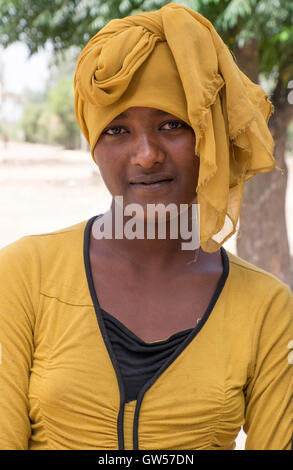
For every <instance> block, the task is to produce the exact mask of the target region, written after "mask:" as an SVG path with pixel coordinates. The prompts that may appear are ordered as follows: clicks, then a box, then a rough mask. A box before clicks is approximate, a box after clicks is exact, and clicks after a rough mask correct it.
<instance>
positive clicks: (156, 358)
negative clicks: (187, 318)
mask: <svg viewBox="0 0 293 470" xmlns="http://www.w3.org/2000/svg"><path fill="white" fill-rule="evenodd" d="M101 312H102V315H103V319H104V323H105V326H106V330H107V333H108V336H109V339H110V341H111V344H112V348H113V350H114V353H115V356H116V359H117V362H118V366H119V369H120V373H121V376H122V380H123V384H124V389H125V401H126V402H129V401H132V400H136V399H137V395H138V392H139V391H140V389H141V388H142V387H143V385H144V384H145V383H146V382H147V381H148V380H149V379H151V377H153V375H154V374H155V373H156V372H157V371H158V370H159V369H160V367H161V366H162V365H163V363H164V362H165V361H166V360H167V359H168V358H169V357H170V356H171V355H172V354H173V352H174V351H175V349H176V348H177V347H178V345H179V344H181V343H182V342H183V341H184V340H185V338H186V337H187V336H188V335H189V333H190V332H191V331H192V330H193V328H189V329H187V330H183V331H179V332H178V333H175V334H174V335H172V336H170V338H168V339H166V340H163V341H156V342H154V343H145V342H144V341H143V340H142V339H140V338H139V337H138V336H136V335H135V334H134V333H133V332H132V331H130V330H129V329H128V328H127V327H126V326H125V325H123V323H121V322H120V321H119V320H117V318H115V317H113V315H110V314H109V313H107V312H106V311H105V310H103V309H101Z"/></svg>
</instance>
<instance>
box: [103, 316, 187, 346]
mask: <svg viewBox="0 0 293 470" xmlns="http://www.w3.org/2000/svg"><path fill="white" fill-rule="evenodd" d="M100 309H101V312H102V314H103V315H104V316H106V318H107V319H108V320H110V321H112V323H115V325H117V326H118V328H120V329H121V330H123V332H124V333H125V334H126V335H128V336H129V337H130V338H132V339H134V340H135V341H136V342H137V343H140V344H142V345H144V346H150V347H152V346H157V345H161V344H162V345H163V344H166V343H169V342H170V341H172V340H174V339H176V338H180V337H181V336H184V335H186V334H187V333H188V332H189V333H190V332H191V331H192V330H193V328H187V329H186V330H180V331H176V333H173V334H172V335H170V336H169V337H168V338H166V339H161V340H158V341H151V342H146V341H144V340H143V339H141V338H140V337H139V336H137V335H136V334H135V333H134V332H133V331H131V330H130V329H129V328H127V326H126V325H124V323H122V322H121V321H120V320H118V318H116V317H114V315H112V314H111V313H109V312H106V310H104V309H103V308H101V307H100Z"/></svg>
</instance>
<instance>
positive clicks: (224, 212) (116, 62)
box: [74, 3, 275, 252]
mask: <svg viewBox="0 0 293 470" xmlns="http://www.w3.org/2000/svg"><path fill="white" fill-rule="evenodd" d="M74 88H75V113H76V117H77V121H78V123H79V126H80V128H81V130H82V132H83V134H84V135H85V137H86V139H87V141H88V142H89V145H90V148H91V154H92V156H93V151H94V147H95V145H96V143H97V141H98V139H99V136H100V134H101V132H102V131H103V129H104V128H105V127H106V126H107V125H108V124H109V122H111V121H112V120H113V119H114V118H115V117H116V116H117V115H118V114H120V113H121V112H122V111H124V110H126V109H127V108H129V107H131V106H147V107H154V108H158V109H162V110H163V111H167V112H169V113H171V114H174V115H176V116H178V117H179V118H181V119H183V120H184V121H186V122H187V123H188V124H189V125H190V126H191V127H192V128H193V130H194V132H195V136H196V147H195V152H196V153H197V154H199V158H200V169H199V178H198V185H197V201H198V203H199V204H200V244H201V247H202V249H203V250H204V251H207V252H213V251H216V250H218V249H219V247H220V246H221V245H222V244H223V243H224V242H225V241H226V240H227V239H228V238H229V237H230V236H231V235H233V233H235V230H236V224H237V221H238V218H239V212H240V206H241V199H242V193H243V189H244V184H245V181H247V180H248V179H249V178H251V177H252V176H254V175H256V174H257V173H262V172H265V171H270V170H272V169H273V168H274V167H275V160H274V158H273V146H274V144H273V139H272V136H271V134H270V132H269V129H268V126H267V122H268V119H269V117H270V115H271V113H272V111H273V106H272V104H271V103H270V101H269V99H268V95H267V94H266V93H265V92H264V90H263V89H262V88H261V87H260V86H259V85H257V84H255V83H253V82H251V81H250V80H249V78H248V77H247V76H246V75H244V74H243V73H242V72H241V71H240V69H239V68H238V67H237V65H236V63H235V61H234V59H233V56H232V54H231V52H230V51H229V49H228V48H227V46H226V45H225V44H224V42H223V41H222V39H221V38H220V36H219V35H218V34H217V32H216V30H215V29H214V27H213V26H212V24H211V23H210V22H209V21H208V20H207V19H206V18H204V17H203V16H202V15H200V14H199V13H197V12H195V11H193V10H191V9H189V8H187V7H183V6H180V5H177V4H173V3H169V4H167V5H165V6H164V7H162V8H161V9H159V10H157V11H154V12H150V13H143V14H140V15H134V16H128V17H126V18H123V19H115V20H112V21H110V22H109V23H108V24H107V25H106V26H105V27H104V28H102V29H101V30H100V31H99V32H98V33H97V34H96V35H95V36H94V37H93V38H92V39H91V40H90V41H89V42H88V44H87V45H86V47H85V48H84V49H83V51H82V52H81V54H80V56H79V59H78V62H77V67H76V73H75V78H74Z"/></svg>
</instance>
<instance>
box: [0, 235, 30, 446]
mask: <svg viewBox="0 0 293 470" xmlns="http://www.w3.org/2000/svg"><path fill="white" fill-rule="evenodd" d="M30 245H31V244H30V240H29V238H28V237H23V238H21V239H19V240H17V241H16V242H13V243H11V244H10V245H8V246H6V247H4V248H2V249H1V250H0V343H1V344H0V347H1V361H0V416H1V424H0V449H3V450H25V449H28V441H29V438H30V435H31V424H30V419H29V399H28V390H29V376H30V368H31V366H32V357H33V349H34V346H33V343H34V342H33V328H34V313H35V309H36V308H37V306H36V303H37V297H36V296H33V295H32V291H33V289H32V285H33V284H34V280H35V279H36V275H37V272H36V271H37V270H36V266H35V267H33V266H34V264H35V263H34V262H33V260H34V258H35V257H34V254H33V252H32V246H30Z"/></svg>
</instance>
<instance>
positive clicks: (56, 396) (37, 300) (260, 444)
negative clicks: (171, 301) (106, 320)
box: [0, 217, 293, 450]
mask: <svg viewBox="0 0 293 470" xmlns="http://www.w3.org/2000/svg"><path fill="white" fill-rule="evenodd" d="M94 219H95V217H92V218H91V219H89V220H85V221H83V222H81V223H79V224H76V225H74V226H71V227H67V228H65V229H63V230H58V231H54V232H52V233H47V234H42V235H30V236H25V237H22V238H21V239H19V240H17V241H16V242H13V243H11V244H10V245H8V246H6V247H4V248H2V249H1V250H0V343H1V364H0V381H1V383H0V419H1V425H0V448H1V449H30V450H34V449H40V450H45V449H49V450H53V449H57V450H58V449H101V450H111V449H113V450H115V449H140V450H144V449H147V450H151V449H164V450H168V449H178V450H181V449H197V450H200V449H231V450H232V449H233V448H234V447H235V438H236V436H237V434H238V432H239V429H240V427H241V425H242V424H244V430H245V432H246V433H247V440H246V449H265V450H269V449H281V450H287V449H288V450H289V449H290V448H291V439H292V406H293V404H292V370H293V368H292V365H290V364H289V361H288V353H289V349H288V343H289V341H290V340H292V339H293V319H292V315H293V297H292V293H291V291H290V289H289V288H288V286H286V285H285V284H283V283H282V282H280V281H279V280H277V279H276V278H275V277H274V276H272V275H271V274H268V273H266V272H264V271H262V270H261V269H259V268H256V267H254V266H252V265H251V264H249V263H247V262H245V261H244V260H242V259H241V258H239V257H237V256H234V255H233V254H231V253H229V252H225V251H224V259H225V262H224V272H223V275H222V277H221V280H220V282H219V284H218V287H217V290H216V292H215V294H214V296H213V299H212V300H211V303H210V305H209V307H208V309H207V311H206V313H205V315H204V318H203V320H202V321H201V322H200V323H199V324H198V325H197V326H196V327H195V328H194V330H193V331H192V333H191V336H190V337H188V338H187V339H186V340H185V342H184V343H183V344H182V345H180V346H179V348H180V349H179V350H177V351H176V354H175V355H173V356H171V357H170V359H169V361H168V363H166V364H165V366H164V369H162V370H161V371H160V373H159V374H158V375H157V376H156V377H155V378H153V380H152V381H151V382H150V383H148V384H147V385H146V386H145V387H144V388H143V389H142V390H141V392H140V394H139V396H138V399H137V400H136V401H132V402H129V403H126V404H125V403H124V402H123V397H124V391H123V385H122V381H121V376H120V373H119V370H118V368H117V362H116V359H115V357H114V355H113V351H112V348H111V345H110V344H109V340H108V337H107V334H106V331H105V327H104V324H103V320H102V318H101V315H100V312H99V307H98V303H97V298H96V294H95V292H94V287H93V281H92V276H91V272H90V265H89V253H88V248H89V234H90V228H91V225H92V223H93V221H94ZM121 282H123V281H121Z"/></svg>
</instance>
